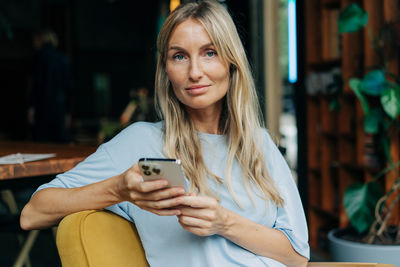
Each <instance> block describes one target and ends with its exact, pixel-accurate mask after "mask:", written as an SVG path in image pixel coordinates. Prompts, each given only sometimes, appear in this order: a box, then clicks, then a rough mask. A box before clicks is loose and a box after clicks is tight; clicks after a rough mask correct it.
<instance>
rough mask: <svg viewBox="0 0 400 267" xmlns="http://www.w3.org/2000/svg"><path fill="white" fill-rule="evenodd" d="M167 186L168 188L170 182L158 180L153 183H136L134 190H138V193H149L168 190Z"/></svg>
mask: <svg viewBox="0 0 400 267" xmlns="http://www.w3.org/2000/svg"><path fill="white" fill-rule="evenodd" d="M167 186H168V180H166V179H158V180H153V181H143V182H139V183H136V184H135V186H134V189H135V190H137V191H138V192H142V193H148V192H151V191H155V190H159V189H163V188H166V187H167Z"/></svg>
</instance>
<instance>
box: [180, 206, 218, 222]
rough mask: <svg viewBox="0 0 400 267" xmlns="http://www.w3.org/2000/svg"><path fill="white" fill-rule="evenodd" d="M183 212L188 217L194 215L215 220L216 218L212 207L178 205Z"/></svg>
mask: <svg viewBox="0 0 400 267" xmlns="http://www.w3.org/2000/svg"><path fill="white" fill-rule="evenodd" d="M178 208H179V210H180V211H181V214H182V215H184V216H188V217H194V218H198V219H202V220H207V221H213V220H214V219H215V212H214V211H213V210H210V209H199V208H191V207H187V206H183V207H178Z"/></svg>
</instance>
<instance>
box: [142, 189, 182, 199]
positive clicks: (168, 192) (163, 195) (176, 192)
mask: <svg viewBox="0 0 400 267" xmlns="http://www.w3.org/2000/svg"><path fill="white" fill-rule="evenodd" d="M184 194H185V190H184V189H183V188H182V187H171V188H164V189H159V190H156V191H152V192H150V193H142V194H141V199H140V200H153V201H157V200H163V199H169V198H173V197H177V196H181V195H184Z"/></svg>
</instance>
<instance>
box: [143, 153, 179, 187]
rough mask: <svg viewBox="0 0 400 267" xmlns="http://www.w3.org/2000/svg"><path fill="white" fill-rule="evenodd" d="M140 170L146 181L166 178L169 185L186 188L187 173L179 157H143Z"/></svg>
mask: <svg viewBox="0 0 400 267" xmlns="http://www.w3.org/2000/svg"><path fill="white" fill-rule="evenodd" d="M139 170H140V173H141V174H142V176H143V180H145V181H148V180H156V179H160V178H165V179H167V180H168V182H169V186H181V187H183V188H186V185H185V175H184V173H183V168H182V164H181V161H180V160H179V159H163V158H141V159H139Z"/></svg>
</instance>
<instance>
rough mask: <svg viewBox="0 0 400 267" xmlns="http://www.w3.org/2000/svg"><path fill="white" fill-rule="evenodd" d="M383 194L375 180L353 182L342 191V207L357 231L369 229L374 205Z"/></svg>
mask: <svg viewBox="0 0 400 267" xmlns="http://www.w3.org/2000/svg"><path fill="white" fill-rule="evenodd" d="M382 196H383V192H382V189H381V187H380V186H379V185H378V184H377V183H375V182H369V183H366V184H353V185H351V186H349V187H348V188H347V190H346V192H345V193H344V199H343V202H344V208H345V210H346V213H347V215H348V216H349V219H350V222H351V225H353V227H354V228H355V229H356V230H357V231H358V232H359V233H362V232H365V231H366V230H368V229H369V227H370V226H371V225H372V223H373V222H374V220H375V206H376V204H377V203H378V200H379V199H380V198H381V197H382Z"/></svg>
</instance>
